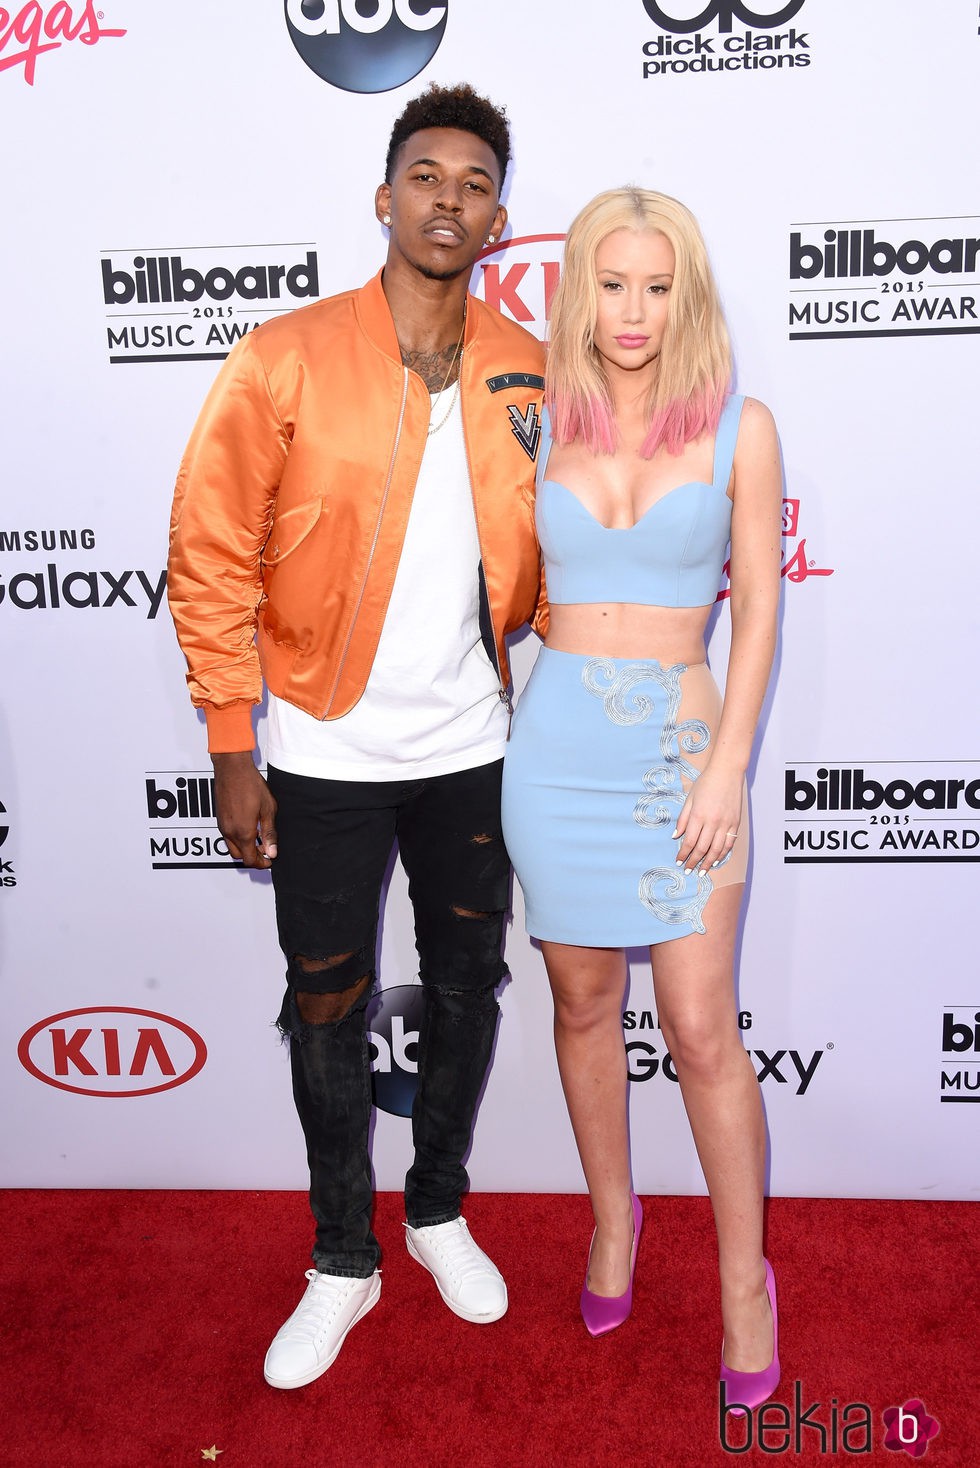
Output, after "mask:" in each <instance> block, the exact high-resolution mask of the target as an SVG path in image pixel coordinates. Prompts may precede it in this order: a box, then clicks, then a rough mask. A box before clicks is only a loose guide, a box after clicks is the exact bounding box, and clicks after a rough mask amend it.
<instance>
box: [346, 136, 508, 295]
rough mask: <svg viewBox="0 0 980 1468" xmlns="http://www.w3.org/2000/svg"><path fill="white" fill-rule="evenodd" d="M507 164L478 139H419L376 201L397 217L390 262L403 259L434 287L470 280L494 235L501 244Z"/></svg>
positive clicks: (412, 140) (404, 150)
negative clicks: (502, 174) (435, 282)
mask: <svg viewBox="0 0 980 1468" xmlns="http://www.w3.org/2000/svg"><path fill="white" fill-rule="evenodd" d="M500 183H501V180H500V165H499V164H498V162H497V159H496V156H495V154H494V152H493V149H492V148H490V147H489V146H488V145H487V144H486V143H485V142H483V140H482V139H481V138H478V137H477V136H476V135H475V134H474V133H467V132H461V131H460V130H459V129H458V128H452V127H430V128H424V129H423V130H422V131H421V132H417V133H412V135H411V137H409V138H408V139H407V140H406V141H405V143H403V144H402V147H401V148H400V150H399V152H398V154H397V155H396V158H395V164H394V169H393V172H392V181H391V183H390V184H387V183H384V184H382V185H381V187H380V188H379V189H378V192H377V194H376V196H375V207H376V211H377V215H378V218H379V219H382V218H383V216H384V215H385V214H390V215H391V224H390V226H389V229H390V239H389V245H388V260H389V262H391V261H393V260H396V259H401V260H403V261H404V262H405V263H406V264H408V265H410V266H411V267H412V268H413V269H415V270H417V271H418V272H419V274H420V275H424V276H426V277H427V278H428V279H430V280H452V279H454V278H455V277H456V276H458V275H461V274H468V273H469V271H470V270H471V269H472V268H473V262H474V260H475V259H476V257H477V255H478V254H479V253H480V251H481V250H482V249H483V247H484V245H485V244H486V242H487V237H488V236H489V235H491V234H492V235H494V237H495V238H496V239H499V238H500V236H501V233H502V232H503V228H504V225H505V224H506V223H507V211H506V209H504V208H503V207H502V206H501V205H500V204H499V203H498V198H499V194H500Z"/></svg>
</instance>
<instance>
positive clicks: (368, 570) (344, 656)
mask: <svg viewBox="0 0 980 1468" xmlns="http://www.w3.org/2000/svg"><path fill="white" fill-rule="evenodd" d="M407 401H408V368H407V367H403V368H402V402H401V408H400V409H399V412H398V427H397V428H396V430H395V446H394V448H393V449H392V451H391V458H390V460H389V462H388V477H387V479H386V480H385V487H384V493H383V494H382V496H381V504H380V506H379V508H378V518H377V520H376V522H375V526H374V538H373V540H372V541H371V549H370V550H369V551H368V559H367V566H366V567H365V570H364V580H363V581H362V582H361V589H360V592H359V593H358V597H357V603H356V605H355V607H354V614H353V616H352V617H351V620H350V626H349V627H348V629H347V638H346V640H345V642H344V646H343V651H342V652H341V654H340V661H339V663H338V664H337V676H336V678H335V679H334V682H333V687H332V688H331V690H330V697H329V698H328V700H327V712H326V713H325V714H324V716H323V717H324V718H327V716H328V715H329V713H330V709H331V706H332V704H333V701H334V698H335V697H336V694H337V686H338V684H339V683H340V677H341V674H342V673H343V671H344V664H345V662H346V661H347V653H348V651H349V649H350V644H351V638H352V637H353V636H354V628H355V627H356V626H357V617H358V613H359V612H360V610H361V603H362V602H363V600H364V593H365V591H366V590H367V584H368V577H369V576H370V574H371V564H372V562H373V560H374V552H375V550H376V548H377V544H378V537H379V536H380V534H381V522H382V520H383V519H384V513H385V506H386V505H387V503H388V493H389V491H390V489H391V481H392V477H393V475H394V472H395V460H396V459H397V457H398V445H399V443H400V442H401V436H402V424H403V423H404V421H405V404H406V402H407ZM471 491H472V485H471ZM477 536H478V537H479V531H477ZM481 555H482V548H481ZM487 599H488V600H489V592H488V593H487ZM497 676H498V679H499V677H500V670H499V668H498V670H497Z"/></svg>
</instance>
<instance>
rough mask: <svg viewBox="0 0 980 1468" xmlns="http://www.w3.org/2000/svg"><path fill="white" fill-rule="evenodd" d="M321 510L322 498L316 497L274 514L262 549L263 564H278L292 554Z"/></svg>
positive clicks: (314, 523) (271, 565)
mask: <svg viewBox="0 0 980 1468" xmlns="http://www.w3.org/2000/svg"><path fill="white" fill-rule="evenodd" d="M322 512H323V500H322V499H320V498H318V499H315V500H307V501H306V503H305V504H302V505H294V506H293V508H292V509H291V510H283V512H282V513H281V514H279V515H276V517H275V519H274V520H273V522H272V529H271V530H270V531H269V538H268V540H267V541H266V543H265V546H264V547H263V550H262V564H263V566H269V567H274V566H278V565H279V564H280V562H281V561H284V560H285V559H286V557H287V556H290V555H292V553H293V551H294V550H296V549H297V547H298V546H301V545H302V544H303V541H304V540H305V539H306V537H307V536H308V535H309V534H310V532H311V531H312V530H313V528H314V527H315V525H316V524H317V521H318V520H319V519H320V515H321V514H322Z"/></svg>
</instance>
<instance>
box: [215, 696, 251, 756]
mask: <svg viewBox="0 0 980 1468" xmlns="http://www.w3.org/2000/svg"><path fill="white" fill-rule="evenodd" d="M203 707H204V717H205V719H206V720H207V724H208V753H209V754H238V753H240V752H241V751H242V750H249V749H253V748H254V747H255V736H254V734H253V733H252V708H253V705H252V703H251V702H250V701H249V700H248V699H244V698H240V699H237V700H236V702H235V703H227V704H223V705H222V706H221V708H218V707H216V705H215V704H213V703H206V704H204V705H203Z"/></svg>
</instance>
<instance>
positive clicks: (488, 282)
mask: <svg viewBox="0 0 980 1468" xmlns="http://www.w3.org/2000/svg"><path fill="white" fill-rule="evenodd" d="M564 238H565V236H564V235H563V234H526V235H521V236H520V237H519V238H517V239H512V240H502V241H501V243H500V244H499V245H491V246H490V248H489V249H487V250H483V251H482V252H481V254H479V255H478V256H477V258H476V266H475V269H474V276H473V294H474V295H475V296H479V297H480V299H481V300H484V301H486V303H487V305H488V306H493V307H495V308H496V310H498V311H500V312H501V313H502V315H504V316H509V317H510V319H511V321H519V322H520V324H521V326H524V327H526V328H527V330H528V331H530V332H533V333H534V335H535V336H536V337H537V338H538V339H539V340H540V341H543V340H544V338H545V335H546V327H547V324H548V321H549V320H550V318H551V302H552V299H553V298H554V294H555V291H556V290H557V289H558V281H559V278H560V276H561V245H562V242H563V240H564Z"/></svg>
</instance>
